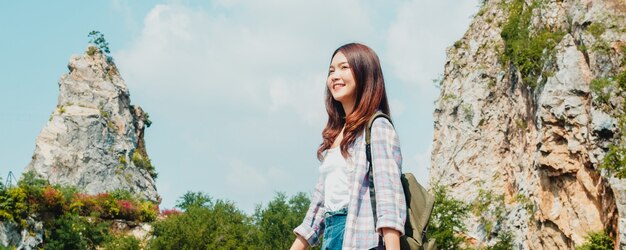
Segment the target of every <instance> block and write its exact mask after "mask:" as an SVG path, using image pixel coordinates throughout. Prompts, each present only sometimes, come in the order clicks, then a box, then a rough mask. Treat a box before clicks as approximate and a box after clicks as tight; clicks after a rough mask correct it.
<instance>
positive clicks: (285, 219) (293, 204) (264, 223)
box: [254, 193, 310, 249]
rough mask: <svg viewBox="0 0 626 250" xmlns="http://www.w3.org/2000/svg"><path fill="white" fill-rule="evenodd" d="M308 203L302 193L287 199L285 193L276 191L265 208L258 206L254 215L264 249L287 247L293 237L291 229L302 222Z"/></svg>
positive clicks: (307, 199)
mask: <svg viewBox="0 0 626 250" xmlns="http://www.w3.org/2000/svg"><path fill="white" fill-rule="evenodd" d="M309 204H310V200H309V198H308V197H307V196H306V194H304V193H298V194H297V195H295V196H293V197H291V199H289V201H287V197H286V196H285V194H283V193H278V194H276V197H274V200H272V201H270V202H269V204H268V205H267V207H266V208H265V209H262V208H261V207H260V206H258V207H257V208H256V212H255V215H254V217H255V220H256V224H257V226H258V228H259V230H260V231H259V240H260V241H261V242H262V244H263V246H265V248H266V249H289V247H290V246H291V244H292V243H293V240H294V239H295V235H294V234H293V233H292V231H293V229H294V228H295V227H296V226H298V225H299V224H300V223H301V222H302V218H304V216H305V214H306V211H307V209H308V207H309Z"/></svg>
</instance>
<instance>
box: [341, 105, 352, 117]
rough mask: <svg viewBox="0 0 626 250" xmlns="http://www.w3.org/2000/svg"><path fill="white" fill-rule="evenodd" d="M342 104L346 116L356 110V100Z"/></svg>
mask: <svg viewBox="0 0 626 250" xmlns="http://www.w3.org/2000/svg"><path fill="white" fill-rule="evenodd" d="M341 106H343V111H344V112H345V113H346V117H348V116H349V115H350V114H352V111H354V102H349V103H341Z"/></svg>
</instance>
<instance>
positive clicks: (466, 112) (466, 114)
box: [461, 104, 474, 122]
mask: <svg viewBox="0 0 626 250" xmlns="http://www.w3.org/2000/svg"><path fill="white" fill-rule="evenodd" d="M461 108H462V110H463V118H465V121H467V122H472V119H474V110H473V109H472V105H471V104H463V105H461Z"/></svg>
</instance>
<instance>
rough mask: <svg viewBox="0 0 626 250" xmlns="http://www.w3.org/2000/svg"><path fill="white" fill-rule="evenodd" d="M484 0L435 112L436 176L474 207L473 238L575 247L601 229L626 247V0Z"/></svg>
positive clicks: (475, 242) (459, 45)
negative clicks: (623, 171) (506, 236)
mask: <svg viewBox="0 0 626 250" xmlns="http://www.w3.org/2000/svg"><path fill="white" fill-rule="evenodd" d="M483 4H484V6H482V8H481V9H480V11H479V12H478V13H477V14H476V16H475V17H474V20H473V22H472V24H471V25H470V27H469V29H468V31H467V32H466V33H465V35H464V36H463V38H462V39H461V40H459V41H458V42H456V43H455V44H454V46H451V47H450V48H449V49H448V51H447V62H446V65H445V68H444V75H443V80H442V82H441V88H440V89H441V95H440V97H439V99H438V100H437V102H436V109H435V111H434V123H435V124H434V127H435V133H434V142H433V151H432V169H431V173H430V174H431V176H430V182H431V183H438V184H440V185H444V186H446V187H448V189H449V192H450V195H451V196H452V197H454V198H456V199H459V200H463V201H465V202H466V203H468V204H473V206H472V209H471V212H470V215H469V218H468V220H467V223H466V226H467V228H468V231H469V232H468V233H467V235H464V236H465V238H466V244H468V245H472V246H477V247H481V246H483V247H484V246H488V245H491V244H494V242H495V241H496V238H497V237H498V236H499V235H502V234H505V233H509V234H511V236H512V239H513V243H514V244H513V247H514V249H573V248H574V247H576V246H579V245H581V244H583V243H584V241H585V237H586V236H587V235H588V234H589V233H590V232H598V231H604V232H606V233H607V234H608V235H609V236H611V237H612V238H614V239H615V240H616V242H617V246H616V248H618V247H619V248H624V247H626V181H624V180H622V179H620V178H617V177H615V176H619V175H620V170H621V168H622V167H624V166H623V162H625V161H623V160H624V157H625V155H624V152H625V151H624V141H625V140H624V139H623V135H624V131H622V128H621V126H622V125H620V124H622V123H624V120H625V119H624V118H623V117H624V113H625V112H624V97H625V96H626V93H625V92H624V90H625V86H626V73H624V70H625V69H626V67H625V66H626V65H625V62H626V60H625V59H626V56H625V53H626V51H625V49H624V48H626V2H624V1H618V0H607V1H591V0H572V1H562V0H560V1H559V0H546V1H532V0H526V1H524V0H493V1H483ZM606 155H611V157H612V159H613V160H607V159H605V158H608V157H606ZM620 160H621V161H622V163H621V164H622V166H620V163H619V162H620ZM611 162H613V163H617V165H616V164H613V165H611ZM624 176H626V175H624ZM477 204H485V205H477Z"/></svg>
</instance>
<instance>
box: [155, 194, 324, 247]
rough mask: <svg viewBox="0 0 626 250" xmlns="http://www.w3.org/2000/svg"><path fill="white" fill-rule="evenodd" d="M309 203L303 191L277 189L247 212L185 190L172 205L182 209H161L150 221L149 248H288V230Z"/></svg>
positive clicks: (302, 214)
mask: <svg viewBox="0 0 626 250" xmlns="http://www.w3.org/2000/svg"><path fill="white" fill-rule="evenodd" d="M309 204H310V200H309V198H308V197H307V195H305V194H304V193H298V194H296V195H294V196H292V197H291V198H288V197H287V196H285V194H283V193H277V194H276V196H275V197H274V199H273V200H272V201H270V202H269V203H268V204H267V206H266V207H262V206H261V205H259V206H257V208H256V210H255V213H254V215H252V216H248V215H245V214H243V213H242V212H241V211H239V210H238V209H236V208H235V206H234V205H233V204H232V203H230V202H228V201H223V200H214V199H212V198H211V197H210V196H209V195H207V194H204V193H201V192H187V193H185V194H184V195H183V196H182V197H181V198H180V199H179V200H178V201H177V205H176V206H177V207H179V208H181V209H184V210H185V212H184V213H181V212H179V211H177V210H164V211H163V213H162V214H164V215H167V216H166V217H165V219H164V220H162V221H159V222H156V223H154V224H153V228H154V231H153V236H154V238H153V240H151V242H150V243H149V248H150V249H214V248H218V249H250V246H253V249H288V248H289V246H290V245H291V244H292V243H293V240H294V238H295V236H294V235H293V232H292V230H293V229H294V228H295V227H296V226H297V225H299V224H300V223H301V222H302V219H303V218H304V215H305V213H306V210H307V209H308V207H309ZM217 246H219V247H217ZM314 249H315V248H314Z"/></svg>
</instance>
